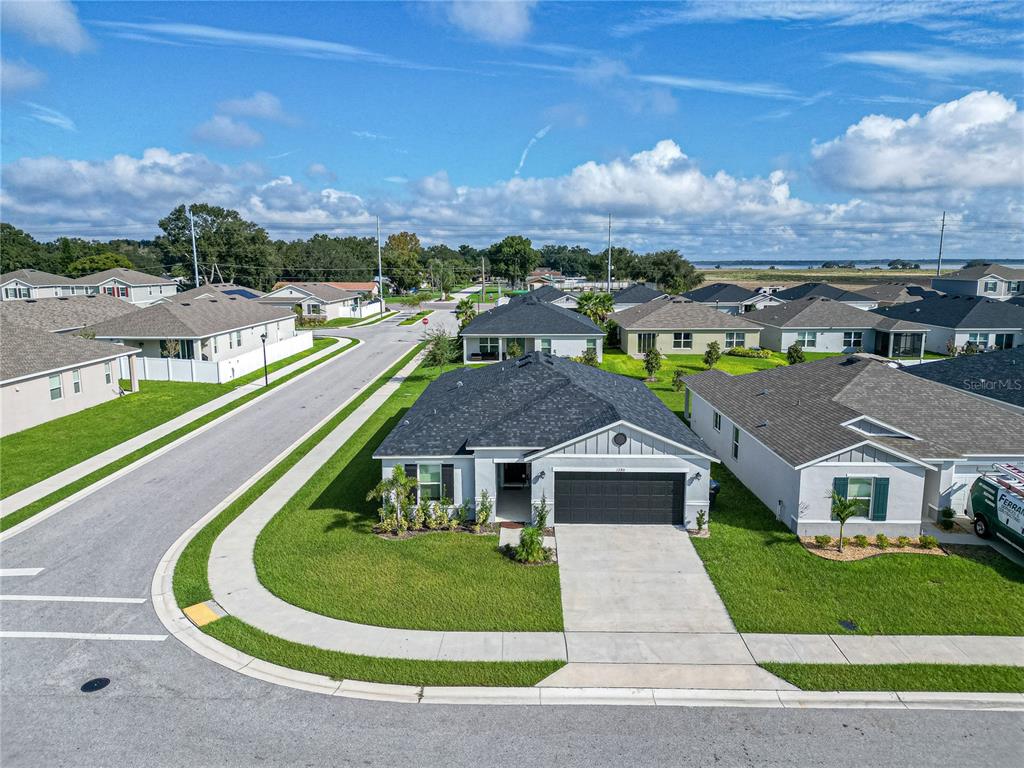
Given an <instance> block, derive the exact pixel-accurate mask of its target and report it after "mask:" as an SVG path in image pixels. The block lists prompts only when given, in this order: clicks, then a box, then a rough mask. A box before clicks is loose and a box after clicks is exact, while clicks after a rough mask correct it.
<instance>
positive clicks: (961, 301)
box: [873, 296, 1024, 354]
mask: <svg viewBox="0 0 1024 768" xmlns="http://www.w3.org/2000/svg"><path fill="white" fill-rule="evenodd" d="M873 312H874V313H875V314H877V315H881V316H882V317H886V318H890V319H893V320H905V321H907V322H911V323H916V324H919V325H922V326H924V327H926V328H928V337H927V339H926V340H925V349H927V350H928V351H929V352H939V353H941V354H948V353H949V351H950V347H955V348H956V349H958V350H962V349H963V348H964V347H966V346H967V345H968V344H971V345H973V346H974V347H975V348H977V349H1010V348H1011V347H1019V346H1021V345H1022V344H1024V307H1021V306H1018V305H1016V304H1012V303H1010V302H1008V301H999V300H997V299H983V298H981V297H977V296H936V297H933V298H930V299H921V301H914V302H911V303H909V304H895V305H893V306H891V307H879V308H878V309H875V310H873Z"/></svg>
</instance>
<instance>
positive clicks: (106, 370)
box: [103, 362, 114, 384]
mask: <svg viewBox="0 0 1024 768" xmlns="http://www.w3.org/2000/svg"><path fill="white" fill-rule="evenodd" d="M103 381H105V382H106V383H107V384H112V383H113V381H114V372H113V371H112V370H111V367H110V363H109V362H106V363H104V364H103Z"/></svg>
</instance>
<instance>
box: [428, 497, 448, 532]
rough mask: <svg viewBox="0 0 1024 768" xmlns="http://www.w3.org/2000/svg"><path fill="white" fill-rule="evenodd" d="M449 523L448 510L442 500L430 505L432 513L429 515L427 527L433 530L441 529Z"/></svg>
mask: <svg viewBox="0 0 1024 768" xmlns="http://www.w3.org/2000/svg"><path fill="white" fill-rule="evenodd" d="M447 525H448V510H447V509H445V508H444V507H442V506H441V502H440V501H435V502H434V503H433V504H431V505H430V515H429V517H427V528H428V529H429V530H431V531H440V530H441V529H443V528H445V527H446V526H447Z"/></svg>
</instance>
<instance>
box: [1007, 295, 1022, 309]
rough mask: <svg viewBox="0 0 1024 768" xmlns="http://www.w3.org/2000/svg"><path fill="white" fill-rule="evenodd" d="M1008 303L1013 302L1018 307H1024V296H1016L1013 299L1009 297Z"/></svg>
mask: <svg viewBox="0 0 1024 768" xmlns="http://www.w3.org/2000/svg"><path fill="white" fill-rule="evenodd" d="M1006 303H1007V304H1013V305H1014V306H1016V307H1024V296H1014V297H1013V298H1012V299H1007V300H1006Z"/></svg>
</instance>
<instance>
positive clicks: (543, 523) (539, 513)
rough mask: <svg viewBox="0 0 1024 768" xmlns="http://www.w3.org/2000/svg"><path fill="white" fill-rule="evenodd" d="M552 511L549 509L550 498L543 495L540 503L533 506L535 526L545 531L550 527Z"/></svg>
mask: <svg viewBox="0 0 1024 768" xmlns="http://www.w3.org/2000/svg"><path fill="white" fill-rule="evenodd" d="M550 513H551V510H549V509H548V497H547V496H546V495H545V494H543V493H542V494H541V496H540V502H538V503H537V504H534V505H533V524H534V525H535V526H537V527H538V528H540V530H542V531H543V530H544V529H545V528H547V527H548V515H549V514H550Z"/></svg>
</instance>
